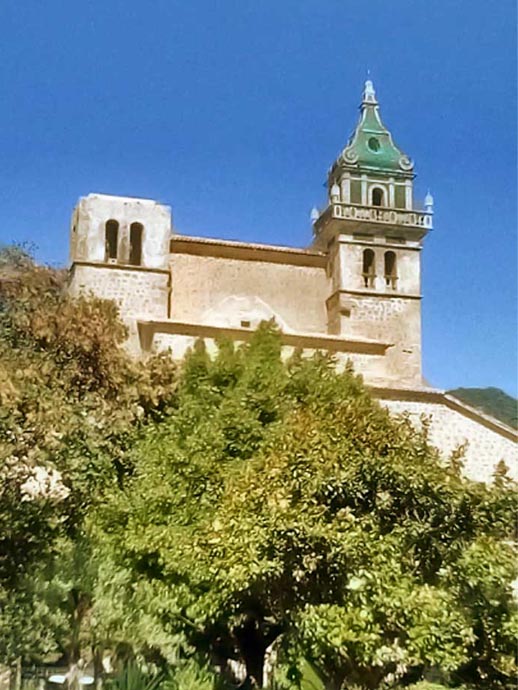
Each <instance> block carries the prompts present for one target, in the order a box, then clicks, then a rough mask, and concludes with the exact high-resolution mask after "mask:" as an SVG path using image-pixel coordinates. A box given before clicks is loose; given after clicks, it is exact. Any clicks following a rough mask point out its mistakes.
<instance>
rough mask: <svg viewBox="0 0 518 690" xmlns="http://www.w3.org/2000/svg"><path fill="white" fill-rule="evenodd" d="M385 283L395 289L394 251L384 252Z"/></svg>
mask: <svg viewBox="0 0 518 690" xmlns="http://www.w3.org/2000/svg"><path fill="white" fill-rule="evenodd" d="M385 285H386V287H388V288H391V289H392V290H396V289H397V257H396V254H395V252H385Z"/></svg>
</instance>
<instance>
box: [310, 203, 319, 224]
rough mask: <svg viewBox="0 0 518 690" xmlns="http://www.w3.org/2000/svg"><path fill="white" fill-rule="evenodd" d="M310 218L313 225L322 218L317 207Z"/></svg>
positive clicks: (312, 210)
mask: <svg viewBox="0 0 518 690" xmlns="http://www.w3.org/2000/svg"><path fill="white" fill-rule="evenodd" d="M310 218H311V222H312V223H316V221H317V220H318V219H319V218H320V213H319V211H318V208H317V207H316V206H313V208H312V209H311V214H310Z"/></svg>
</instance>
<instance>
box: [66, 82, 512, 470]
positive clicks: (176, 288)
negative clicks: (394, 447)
mask: <svg viewBox="0 0 518 690" xmlns="http://www.w3.org/2000/svg"><path fill="white" fill-rule="evenodd" d="M414 177H415V173H414V165H413V162H412V160H411V159H410V158H409V157H408V156H407V155H406V154H405V153H404V152H403V151H401V150H400V149H399V148H398V146H397V145H396V144H395V142H394V140H393V138H392V135H391V133H390V132H389V131H388V130H387V128H386V127H385V125H384V124H383V122H382V120H381V115H380V108H379V104H378V101H377V98H376V93H375V90H374V87H373V84H372V82H371V81H367V82H366V83H365V88H364V91H363V95H362V101H361V106H360V117H359V121H358V124H357V125H356V128H355V130H354V132H353V134H352V136H351V137H350V139H349V141H348V143H347V145H346V147H345V148H344V150H343V151H342V152H341V153H340V155H339V156H338V158H337V160H336V161H335V162H334V163H333V164H332V165H331V168H330V170H329V172H328V177H327V204H326V206H325V208H321V209H316V208H314V209H313V211H312V213H311V223H312V228H313V237H312V238H311V242H310V243H309V246H308V247H307V248H301V249H295V248H292V247H284V246H276V245H269V244H268V245H266V244H251V243H244V242H236V241H229V240H224V239H222V240H219V239H218V240H214V239H205V238H199V237H190V236H185V235H181V234H179V233H178V232H177V230H176V228H175V227H174V226H173V223H172V218H171V211H170V209H169V207H167V206H164V205H162V204H159V203H158V202H155V201H152V200H148V199H138V198H126V197H117V196H108V195H105V194H89V195H88V196H86V197H83V198H81V199H80V200H79V202H78V204H77V206H76V208H75V210H74V212H73V215H72V222H71V231H70V232H71V240H70V260H71V268H70V282H69V290H70V293H71V294H72V295H78V294H80V293H82V292H83V293H89V292H93V293H94V294H96V295H97V296H99V297H104V298H107V299H113V300H115V301H116V303H117V304H118V306H119V310H120V315H121V318H122V319H123V320H124V321H125V323H126V324H127V326H128V329H129V338H128V342H127V346H128V348H129V350H130V351H131V352H132V353H133V354H134V355H135V356H145V355H146V353H150V352H153V351H159V350H164V349H170V350H171V352H172V356H173V357H175V358H178V359H180V358H182V356H183V355H184V353H185V352H186V351H187V350H188V349H189V348H190V347H192V345H193V343H194V342H195V340H197V339H198V338H203V339H204V340H205V342H206V343H207V346H208V348H209V350H210V349H211V348H215V347H216V345H215V341H216V339H218V338H220V337H222V336H224V337H227V338H231V339H232V340H234V341H236V342H246V341H247V339H248V338H250V335H251V333H252V332H253V330H254V329H255V328H256V327H257V326H258V324H259V323H260V322H261V321H263V320H270V319H274V320H275V321H276V323H277V324H278V326H279V328H280V329H281V331H282V342H283V349H284V352H285V353H286V356H288V355H289V354H290V353H291V352H293V350H294V349H295V348H299V349H302V350H303V351H304V352H307V353H308V354H309V353H311V352H314V351H317V350H327V351H330V352H332V353H333V355H334V356H335V358H336V360H337V363H338V366H343V365H344V364H345V363H346V362H347V361H348V360H350V361H351V362H352V364H353V366H354V369H355V371H357V372H358V373H360V374H361V375H362V376H363V378H364V381H365V383H366V385H367V386H368V387H369V388H370V390H371V391H372V393H373V395H375V396H376V397H377V398H378V399H379V400H380V402H381V403H382V404H384V405H386V406H387V407H388V408H389V409H390V410H391V411H393V412H394V413H407V414H408V415H410V418H411V419H412V421H414V422H415V424H417V425H419V424H421V423H422V419H423V416H424V417H425V418H427V419H428V420H429V432H430V440H431V442H432V443H433V444H435V445H436V446H437V447H439V448H440V449H441V450H442V451H443V452H444V453H445V454H446V455H447V454H449V453H451V452H452V451H453V450H454V449H456V448H457V447H459V446H464V445H466V450H465V472H466V474H467V475H468V476H470V477H472V478H473V479H476V480H480V481H490V480H491V476H492V473H493V471H494V467H495V466H496V465H497V464H498V462H499V461H500V460H504V461H505V462H506V464H507V465H508V466H509V467H510V469H511V473H512V474H513V475H514V476H516V471H517V462H516V460H517V447H518V446H517V441H518V434H517V432H516V431H515V430H514V429H511V428H510V427H507V426H506V425H505V424H502V423H501V422H499V421H497V420H495V419H493V418H492V417H489V416H488V415H486V414H483V413H481V412H480V411H478V410H475V409H473V408H471V407H469V406H467V405H465V404H464V403H462V402H461V401H459V400H457V399H456V398H454V397H452V396H450V395H447V394H445V393H444V392H443V391H441V390H438V389H435V388H432V387H430V386H429V385H428V384H427V383H426V381H425V380H424V378H423V374H422V366H421V297H422V296H421V251H422V249H423V246H424V243H425V240H426V235H427V233H428V232H429V231H430V230H431V229H432V227H433V199H432V197H431V195H430V194H427V196H426V198H425V199H424V202H423V203H422V204H421V203H419V201H417V200H416V199H414V194H413V181H414ZM308 239H309V238H308ZM337 421H338V422H339V420H337Z"/></svg>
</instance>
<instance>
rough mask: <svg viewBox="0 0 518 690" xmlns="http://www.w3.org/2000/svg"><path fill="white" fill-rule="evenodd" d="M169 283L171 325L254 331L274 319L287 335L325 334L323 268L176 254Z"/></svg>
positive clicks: (326, 283)
mask: <svg viewBox="0 0 518 690" xmlns="http://www.w3.org/2000/svg"><path fill="white" fill-rule="evenodd" d="M171 279H172V297H171V318H172V319H174V320H179V321H188V322H191V323H192V322H194V323H204V324H209V323H210V324H213V325H221V326H229V327H230V326H231V327H239V326H240V325H241V321H243V320H246V321H249V322H250V325H251V326H252V327H255V326H257V325H258V323H259V321H261V320H264V319H269V318H271V317H275V318H276V320H277V321H278V323H279V325H280V326H281V327H283V330H286V331H301V332H306V333H311V332H313V333H326V332H327V314H326V307H325V301H326V298H327V297H328V294H329V288H328V278H327V276H326V272H325V268H320V267H315V266H294V265H290V264H289V263H286V264H282V263H273V262H267V261H246V260H238V259H232V258H222V257H214V256H193V255H189V254H180V253H178V254H172V255H171Z"/></svg>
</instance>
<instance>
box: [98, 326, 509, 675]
mask: <svg viewBox="0 0 518 690" xmlns="http://www.w3.org/2000/svg"><path fill="white" fill-rule="evenodd" d="M130 463H131V464H132V466H133V469H132V474H131V476H130V477H128V479H127V481H125V483H124V485H123V486H122V487H120V488H118V489H117V491H115V492H114V493H113V495H112V496H111V500H110V501H109V502H108V504H107V505H106V506H105V510H104V511H103V520H102V521H101V525H102V532H103V538H104V542H103V543H104V548H106V549H107V552H109V553H110V554H111V557H113V558H114V559H115V561H114V567H115V568H117V567H123V568H124V571H125V572H126V574H127V577H128V578H129V581H131V582H132V587H131V593H132V594H131V601H128V609H132V610H134V611H135V612H139V614H136V615H135V619H134V620H133V621H132V623H131V625H132V627H133V629H134V631H136V630H138V629H139V627H140V623H139V620H142V619H139V615H140V612H142V611H143V610H145V611H146V619H145V620H146V622H145V627H146V629H147V630H146V631H144V630H143V631H142V633H141V635H142V639H146V640H147V641H148V642H149V641H150V640H153V644H156V645H158V646H159V648H160V649H161V653H162V654H163V655H164V656H165V657H168V658H170V659H171V660H173V659H174V658H175V655H188V654H189V653H191V651H192V650H197V651H198V652H199V651H200V650H203V651H205V653H206V655H207V657H208V658H212V659H213V660H215V661H216V662H217V663H218V664H219V665H221V666H222V667H223V668H225V667H226V665H228V664H229V662H230V660H234V661H235V660H237V661H241V662H243V663H244V664H245V665H246V669H247V674H248V678H249V682H250V683H251V682H255V683H257V684H258V685H261V684H262V683H263V681H264V662H265V655H266V651H267V649H268V648H269V647H270V645H272V644H273V646H274V648H275V649H276V655H277V658H278V663H277V669H278V670H277V681H276V682H277V683H278V684H279V687H292V686H293V683H297V682H298V681H297V679H299V680H300V679H301V677H302V673H301V671H300V669H301V665H302V664H303V663H304V661H303V660H304V659H306V660H308V659H309V660H310V661H311V663H312V664H313V665H314V666H315V668H316V669H317V670H318V671H319V672H320V673H321V674H322V676H323V677H324V678H325V679H326V683H327V684H328V685H329V687H332V688H340V687H342V684H343V683H344V682H354V683H356V684H357V685H358V686H359V687H364V688H376V687H380V686H381V684H382V683H383V682H385V681H387V679H390V678H395V679H397V678H402V679H403V680H404V679H406V680H411V679H412V678H416V679H418V678H419V677H422V676H423V674H425V673H426V672H427V670H429V669H432V668H440V669H441V670H442V671H443V672H444V673H447V674H449V675H450V676H451V677H452V678H458V679H461V680H462V679H467V680H472V681H476V682H477V683H478V682H483V681H484V679H487V678H491V682H496V680H498V679H501V680H502V681H503V680H505V678H506V677H508V676H509V675H510V674H511V673H512V668H513V663H514V662H513V647H512V630H513V629H514V625H515V623H514V622H513V621H515V620H516V619H515V617H514V616H515V613H514V608H513V602H512V598H511V591H510V582H511V580H512V578H513V577H514V574H515V563H514V559H513V552H512V549H511V547H510V546H508V545H506V544H505V543H504V541H503V540H504V539H505V537H506V535H507V534H508V533H509V527H510V525H511V519H512V518H511V515H512V510H513V506H514V503H515V494H514V493H513V492H512V491H511V489H510V487H509V486H507V487H502V485H501V484H498V485H494V486H492V487H486V486H483V485H479V484H475V483H473V482H469V481H467V480H465V479H463V478H461V477H460V476H459V473H458V467H457V463H455V462H453V463H451V464H448V463H447V461H444V460H442V459H441V458H440V457H439V454H438V452H437V451H436V450H435V449H434V448H433V447H431V446H430V444H429V442H428V439H427V437H426V433H421V434H418V433H416V431H415V430H414V429H413V427H412V426H411V425H410V424H409V422H408V421H407V420H405V419H400V420H395V419H393V418H392V417H390V416H389V414H388V412H387V411H386V410H385V409H383V408H382V407H381V406H380V405H379V404H378V403H377V402H375V401H374V400H373V399H372V398H371V397H370V396H369V394H368V392H367V391H366V390H365V388H364V387H363V385H362V383H361V381H360V379H359V378H358V377H356V376H354V375H353V374H352V372H351V371H349V370H347V371H345V372H343V373H342V374H338V373H337V372H336V367H335V365H334V362H333V360H332V359H331V358H329V357H326V356H322V355H315V356H314V357H313V358H310V359H304V358H302V357H301V356H300V355H295V356H294V357H293V358H292V359H291V360H290V361H289V362H288V363H286V364H284V363H283V362H282V360H281V356H280V340H279V336H278V334H277V333H276V331H275V329H274V328H273V327H271V326H263V327H262V328H261V329H260V330H259V332H258V333H257V334H256V335H255V337H254V339H253V340H252V341H251V343H250V344H249V345H247V346H246V347H243V348H238V349H235V350H234V349H233V347H232V346H231V345H230V344H229V343H225V344H222V345H221V346H220V349H219V354H218V356H217V357H216V358H215V359H214V360H211V359H210V358H209V357H208V355H207V353H206V352H205V350H204V348H203V346H202V345H201V344H199V345H198V346H197V348H196V350H195V351H194V352H193V353H192V354H191V355H190V357H189V358H188V359H187V361H186V362H185V365H184V369H183V372H182V376H181V378H180V381H179V386H178V397H177V403H176V407H175V410H174V411H173V412H172V414H171V415H170V416H169V418H168V419H167V420H165V421H164V422H161V423H160V424H158V425H155V426H154V428H150V429H149V430H148V433H147V434H146V436H145V437H144V438H143V439H141V441H140V442H139V443H138V444H137V445H136V447H135V448H134V449H133V450H132V452H131V453H130ZM117 564H118V566H117ZM150 628H151V629H152V630H153V633H152V636H151V637H150V635H149V629H150ZM161 639H166V640H167V644H166V646H165V647H161V646H160V645H161ZM171 640H176V641H177V643H178V648H176V649H175V648H171V647H170V646H168V645H169V644H170V641H171ZM227 667H228V666H227ZM495 679H496V680H495Z"/></svg>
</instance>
